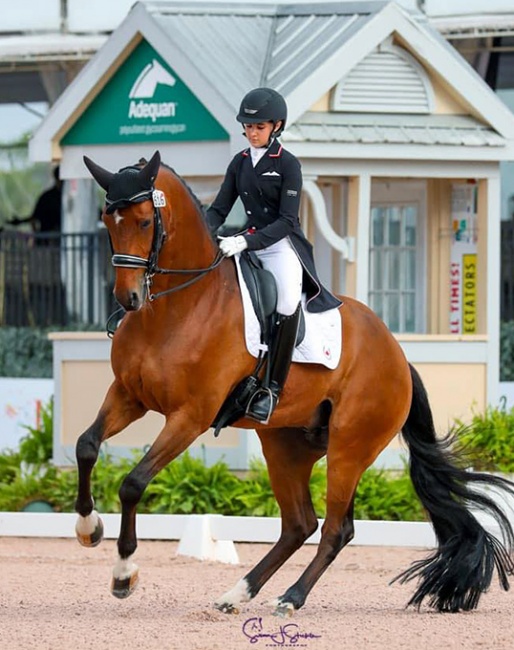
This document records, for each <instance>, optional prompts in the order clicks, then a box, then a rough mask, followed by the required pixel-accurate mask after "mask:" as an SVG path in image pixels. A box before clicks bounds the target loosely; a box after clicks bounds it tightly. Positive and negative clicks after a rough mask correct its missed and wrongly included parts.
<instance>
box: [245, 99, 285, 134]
mask: <svg viewBox="0 0 514 650" xmlns="http://www.w3.org/2000/svg"><path fill="white" fill-rule="evenodd" d="M236 119H237V121H238V122H241V124H258V123H259V122H273V124H276V123H277V122H280V120H282V126H281V127H280V129H279V130H278V131H277V132H276V133H274V134H273V135H274V136H275V137H277V136H279V135H280V134H281V133H282V131H283V130H284V128H285V126H286V120H287V105H286V102H285V99H284V98H283V97H282V95H281V94H280V93H277V91H276V90H273V89H272V88H255V89H254V90H251V91H250V92H249V93H247V94H246V95H245V96H244V97H243V101H242V102H241V106H240V108H239V113H238V115H237V118H236Z"/></svg>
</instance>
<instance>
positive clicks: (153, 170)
mask: <svg viewBox="0 0 514 650" xmlns="http://www.w3.org/2000/svg"><path fill="white" fill-rule="evenodd" d="M160 164H161V154H160V153H159V152H158V151H156V152H155V153H154V155H153V156H152V157H151V158H150V161H149V162H148V164H146V165H145V166H144V167H143V169H142V170H141V171H140V172H139V178H140V180H141V181H142V185H143V187H149V186H150V185H152V184H153V182H154V180H155V179H156V178H157V174H158V172H159V165H160Z"/></svg>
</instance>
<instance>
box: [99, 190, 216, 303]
mask: <svg viewBox="0 0 514 650" xmlns="http://www.w3.org/2000/svg"><path fill="white" fill-rule="evenodd" d="M150 200H151V201H152V203H153V226H154V230H153V238H152V247H151V249H150V253H149V255H148V257H147V258H144V257H140V256H139V255H128V254H126V253H114V254H113V256H112V260H111V263H112V265H113V266H114V267H115V268H124V269H145V278H144V283H145V287H146V295H147V298H148V300H149V301H150V302H152V301H153V300H155V299H156V298H160V297H161V296H165V295H167V294H169V293H174V292H175V291H179V290H180V289H185V288H186V287H189V286H190V285H192V284H194V283H195V282H198V280H200V279H201V278H202V277H203V276H204V275H206V274H207V273H209V271H212V270H214V269H215V268H216V267H217V266H219V265H220V264H221V262H222V261H223V259H224V258H225V256H224V255H223V253H221V251H218V252H217V254H216V257H215V258H214V261H213V262H212V264H210V266H207V267H205V268H201V269H163V268H161V267H160V266H159V265H158V259H159V254H160V252H161V249H162V245H163V243H164V240H165V238H166V233H165V230H164V226H163V222H162V216H161V208H163V207H164V206H165V205H166V196H165V194H164V192H162V191H161V190H156V189H155V188H154V187H153V186H152V187H151V188H150V189H149V190H145V191H143V192H138V193H137V194H134V195H133V196H130V197H128V198H123V199H118V200H116V201H109V199H108V198H106V205H107V208H106V212H107V213H108V214H111V213H112V212H114V211H115V210H117V209H118V208H126V207H128V206H129V205H132V204H134V203H141V202H143V201H150ZM155 274H160V275H172V274H176V275H194V277H193V278H191V279H190V280H187V281H186V282H183V283H182V284H179V285H177V286H175V287H172V288H171V289H165V290H164V291H159V292H157V293H152V291H151V287H152V282H153V277H154V275H155Z"/></svg>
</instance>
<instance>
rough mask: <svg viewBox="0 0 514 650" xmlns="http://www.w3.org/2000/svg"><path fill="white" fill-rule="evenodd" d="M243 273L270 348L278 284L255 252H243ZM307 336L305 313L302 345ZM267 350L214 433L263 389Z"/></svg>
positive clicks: (220, 416) (224, 409) (226, 403)
mask: <svg viewBox="0 0 514 650" xmlns="http://www.w3.org/2000/svg"><path fill="white" fill-rule="evenodd" d="M239 264H240V267H241V272H242V275H243V278H244V281H245V284H246V286H247V288H248V293H249V294H250V298H251V301H252V306H253V309H254V311H255V314H256V316H257V320H258V321H259V325H260V329H261V346H262V350H263V351H264V350H267V349H268V346H269V344H270V342H271V336H272V333H273V332H272V328H273V315H274V314H275V313H276V310H277V285H276V282H275V278H274V276H273V274H272V273H271V272H270V271H267V270H266V269H265V268H263V266H262V263H261V261H260V260H259V258H258V257H257V255H255V253H254V252H253V251H243V252H242V253H241V255H240V257H239ZM304 336H305V317H304V315H303V312H301V318H300V325H299V327H298V336H297V338H296V345H299V344H300V343H301V342H302V341H303V338H304ZM266 357H267V353H266V354H264V355H262V356H260V357H259V359H258V360H257V366H256V368H255V370H254V372H253V374H252V375H249V376H248V377H245V378H244V379H243V380H241V381H240V382H239V384H238V385H237V386H236V387H235V388H234V390H233V391H232V392H231V393H230V394H229V395H228V397H227V398H226V400H225V401H224V402H223V405H222V407H221V409H220V410H219V412H218V414H217V415H216V417H215V419H214V422H213V423H212V425H211V426H212V427H213V428H214V436H215V437H217V436H218V435H219V433H220V431H221V429H223V427H227V426H230V425H231V424H233V423H234V422H235V421H236V420H239V419H240V418H241V417H243V415H244V414H245V413H246V407H247V404H248V402H249V401H250V398H251V397H252V395H253V394H254V392H255V391H256V390H257V389H258V388H259V385H260V379H259V376H258V375H259V372H260V370H261V369H262V366H263V365H264V362H265V361H266Z"/></svg>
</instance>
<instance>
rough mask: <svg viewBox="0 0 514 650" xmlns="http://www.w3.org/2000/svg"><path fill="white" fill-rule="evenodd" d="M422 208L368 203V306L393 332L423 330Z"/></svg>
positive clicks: (417, 204) (414, 203) (418, 204)
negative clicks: (369, 206) (369, 215)
mask: <svg viewBox="0 0 514 650" xmlns="http://www.w3.org/2000/svg"><path fill="white" fill-rule="evenodd" d="M387 189H388V191H389V192H390V191H391V189H393V194H396V195H397V196H398V197H400V196H401V194H402V192H401V189H400V188H399V187H397V188H396V191H395V188H394V184H391V186H389V184H388V188H387ZM420 198H421V197H420ZM422 206H423V202H422V201H415V200H414V201H412V202H411V201H405V202H401V201H390V202H389V201H387V202H386V201H383V202H382V201H379V202H375V201H373V202H372V208H371V220H370V251H369V253H370V254H369V263H370V269H369V270H370V273H369V297H368V298H369V305H370V307H371V309H373V311H375V312H376V313H377V314H378V315H379V316H380V318H382V320H383V321H384V322H385V323H386V325H387V326H388V327H389V329H390V330H391V331H393V332H396V333H416V332H418V333H421V332H424V331H425V281H424V278H425V275H426V271H425V255H424V210H423V209H422Z"/></svg>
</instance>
